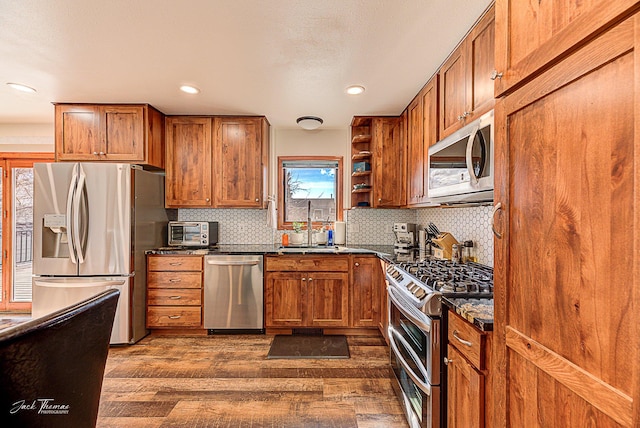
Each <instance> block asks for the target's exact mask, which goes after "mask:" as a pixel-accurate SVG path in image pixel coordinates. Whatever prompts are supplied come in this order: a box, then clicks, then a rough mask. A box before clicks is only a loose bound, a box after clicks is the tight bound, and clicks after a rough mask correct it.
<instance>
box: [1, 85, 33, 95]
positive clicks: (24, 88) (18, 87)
mask: <svg viewBox="0 0 640 428" xmlns="http://www.w3.org/2000/svg"><path fill="white" fill-rule="evenodd" d="M7 86H10V87H12V88H13V89H15V90H16V91H21V92H28V93H30V94H35V93H36V92H38V91H36V90H35V89H34V88H32V87H31V86H27V85H22V84H20V83H7Z"/></svg>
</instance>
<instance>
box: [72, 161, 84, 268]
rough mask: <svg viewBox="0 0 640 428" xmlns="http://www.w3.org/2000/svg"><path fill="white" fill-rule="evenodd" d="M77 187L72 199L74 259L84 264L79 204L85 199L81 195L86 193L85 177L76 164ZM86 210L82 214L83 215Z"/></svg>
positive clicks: (82, 230)
mask: <svg viewBox="0 0 640 428" xmlns="http://www.w3.org/2000/svg"><path fill="white" fill-rule="evenodd" d="M78 170H79V174H78V185H77V186H76V191H75V194H74V197H73V241H74V242H73V244H74V245H73V246H74V247H75V249H76V257H77V258H78V263H84V256H85V250H86V248H85V246H86V223H83V221H85V219H84V218H81V217H84V215H81V211H80V203H81V202H83V201H84V202H85V203H86V199H85V198H84V197H83V194H84V193H85V192H86V189H85V186H86V175H85V173H84V171H83V170H82V167H81V166H80V165H79V164H78ZM85 212H86V210H84V212H83V213H82V214H84V213H85Z"/></svg>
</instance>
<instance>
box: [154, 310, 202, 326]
mask: <svg viewBox="0 0 640 428" xmlns="http://www.w3.org/2000/svg"><path fill="white" fill-rule="evenodd" d="M201 323H202V311H201V309H200V307H199V306H149V308H148V309H147V327H150V328H153V327H200V325H201Z"/></svg>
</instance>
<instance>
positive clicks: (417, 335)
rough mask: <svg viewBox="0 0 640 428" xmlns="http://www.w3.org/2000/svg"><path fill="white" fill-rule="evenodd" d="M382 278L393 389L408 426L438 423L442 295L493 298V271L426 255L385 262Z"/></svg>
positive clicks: (440, 420)
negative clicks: (385, 280) (387, 303)
mask: <svg viewBox="0 0 640 428" xmlns="http://www.w3.org/2000/svg"><path fill="white" fill-rule="evenodd" d="M386 279H387V292H388V295H389V344H390V348H391V352H390V361H391V368H392V371H393V373H394V375H395V378H396V380H397V383H395V384H394V389H395V390H396V394H397V395H398V397H399V398H400V400H401V402H402V404H403V406H404V409H405V414H406V416H407V420H408V422H409V425H410V426H411V427H412V428H438V427H441V426H444V423H445V418H444V415H445V411H446V410H445V408H444V405H445V400H444V397H445V395H446V391H445V387H444V385H445V384H446V382H445V379H444V375H443V373H444V372H445V371H444V363H443V354H442V353H441V348H442V349H444V348H445V347H442V346H441V344H442V343H441V341H442V340H443V339H445V338H446V332H443V331H442V322H441V314H442V302H441V300H442V296H446V297H469V298H471V297H474V298H491V297H493V269H492V268H491V267H488V266H485V265H481V264H478V263H466V264H457V263H452V262H451V261H449V260H437V259H428V260H425V261H420V262H403V263H397V264H392V265H389V266H388V268H387V272H386Z"/></svg>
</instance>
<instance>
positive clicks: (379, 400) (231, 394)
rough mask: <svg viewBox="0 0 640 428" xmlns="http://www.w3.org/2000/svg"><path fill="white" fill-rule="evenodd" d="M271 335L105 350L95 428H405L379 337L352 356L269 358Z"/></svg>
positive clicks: (355, 341) (354, 340) (358, 341)
mask: <svg viewBox="0 0 640 428" xmlns="http://www.w3.org/2000/svg"><path fill="white" fill-rule="evenodd" d="M272 340H273V336H272V335H233V336H227V335H215V336H160V335H152V336H148V337H146V338H144V339H143V340H141V341H140V342H138V343H137V344H135V345H132V346H126V347H112V348H111V349H110V351H109V358H108V361H107V367H106V370H105V379H104V383H103V387H102V396H101V400H100V412H99V416H98V424H97V426H98V427H134V428H137V427H139V428H142V427H144V428H156V427H158V428H160V427H189V428H198V427H234V428H235V427H336V428H337V427H358V428H374V427H375V428H384V427H394V428H395V427H399V428H403V427H407V424H406V422H405V419H404V415H403V413H402V408H401V407H400V403H399V401H398V399H397V398H396V396H395V395H394V392H393V389H392V387H391V379H390V378H389V368H388V367H389V355H388V354H389V350H388V348H387V346H386V345H385V343H384V340H383V339H382V338H381V337H359V336H354V337H348V342H349V350H350V353H351V358H349V359H334V360H319V359H316V360H313V359H300V360H287V359H269V360H267V358H266V356H267V353H268V352H269V346H270V344H271V341H272Z"/></svg>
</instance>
